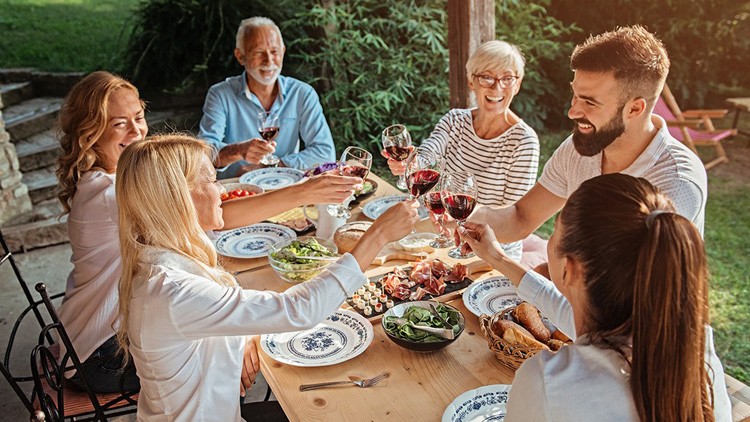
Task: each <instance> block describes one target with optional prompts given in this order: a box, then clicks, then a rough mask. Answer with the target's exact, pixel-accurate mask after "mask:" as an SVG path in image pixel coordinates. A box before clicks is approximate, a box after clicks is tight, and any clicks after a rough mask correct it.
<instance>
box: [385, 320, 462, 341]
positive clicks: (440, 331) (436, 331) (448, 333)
mask: <svg viewBox="0 0 750 422" xmlns="http://www.w3.org/2000/svg"><path fill="white" fill-rule="evenodd" d="M393 322H395V323H396V324H398V325H408V326H409V327H411V328H414V329H417V330H420V331H424V332H425V333H430V334H432V335H435V336H438V337H440V338H444V339H446V340H453V339H454V338H456V334H455V333H454V332H453V330H448V329H445V328H435V327H427V326H424V325H417V324H414V323H412V322H411V321H409V320H408V319H405V318H396V319H394V320H393Z"/></svg>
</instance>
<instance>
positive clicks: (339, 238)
mask: <svg viewBox="0 0 750 422" xmlns="http://www.w3.org/2000/svg"><path fill="white" fill-rule="evenodd" d="M371 225H372V223H370V222H367V221H362V222H354V223H349V224H344V225H343V226H341V227H339V228H338V230H336V233H334V234H333V243H335V244H336V247H337V248H338V250H339V253H341V254H344V253H347V252H351V251H352V249H354V247H355V246H357V243H359V239H360V238H362V236H363V235H364V234H365V232H366V231H367V229H369V228H370V226H371Z"/></svg>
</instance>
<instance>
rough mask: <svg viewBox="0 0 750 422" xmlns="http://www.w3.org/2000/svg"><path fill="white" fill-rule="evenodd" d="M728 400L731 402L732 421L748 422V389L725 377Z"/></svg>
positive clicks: (749, 391)
mask: <svg viewBox="0 0 750 422" xmlns="http://www.w3.org/2000/svg"><path fill="white" fill-rule="evenodd" d="M726 382H727V391H729V400H730V401H731V402H732V420H733V421H735V422H750V387H748V386H747V385H745V384H743V383H741V382H739V381H738V380H736V379H734V378H732V377H730V376H729V375H726Z"/></svg>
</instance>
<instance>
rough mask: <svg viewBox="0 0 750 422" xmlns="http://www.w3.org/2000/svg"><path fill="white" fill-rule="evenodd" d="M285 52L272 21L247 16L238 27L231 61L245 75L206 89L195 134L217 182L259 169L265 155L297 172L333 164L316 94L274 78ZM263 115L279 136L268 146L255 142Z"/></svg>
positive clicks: (290, 81)
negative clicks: (272, 119) (275, 121)
mask: <svg viewBox="0 0 750 422" xmlns="http://www.w3.org/2000/svg"><path fill="white" fill-rule="evenodd" d="M285 51H286V48H285V47H284V40H283V39H282V37H281V31H280V30H279V27H278V26H276V24H275V23H274V22H273V21H272V20H270V19H268V18H263V17H252V18H249V19H245V20H243V21H242V23H241V24H240V26H239V29H238V30H237V40H236V48H235V50H234V56H235V57H236V58H237V61H238V62H239V63H240V65H242V66H243V67H244V69H245V71H244V72H243V73H242V74H241V75H239V76H233V77H229V78H227V79H226V80H225V81H223V82H220V83H218V84H216V85H214V86H212V87H211V88H210V89H209V90H208V94H207V95H206V101H205V103H204V105H203V118H202V119H201V122H200V133H199V135H198V137H199V138H201V139H203V140H205V141H206V142H208V143H210V144H211V145H213V146H214V148H216V150H217V152H218V154H217V159H216V161H215V163H214V165H215V166H216V167H217V169H219V170H220V171H219V177H220V178H227V177H234V176H237V175H239V174H241V173H243V172H244V171H246V170H249V169H252V168H256V167H260V164H259V163H261V159H262V158H263V156H265V155H266V154H269V153H275V154H276V155H277V156H278V157H280V159H281V161H280V163H279V165H282V166H287V167H294V168H298V169H304V168H309V167H312V166H313V165H315V164H318V163H322V162H327V161H334V160H335V149H334V146H333V138H332V136H331V130H330V128H329V127H328V123H327V122H326V119H325V116H324V115H323V108H322V106H321V105H320V100H319V98H318V94H317V93H316V92H315V90H314V89H313V88H312V87H311V86H310V85H308V84H306V83H304V82H302V81H299V80H297V79H294V78H291V77H287V76H281V74H280V73H281V68H282V65H283V61H284V53H285ZM263 112H267V113H272V114H276V115H277V116H278V117H279V125H278V127H279V132H278V135H277V136H276V138H275V140H274V141H271V142H265V141H264V140H263V139H261V137H260V131H259V124H260V121H259V120H260V117H259V115H260V114H261V113H263ZM300 141H301V142H302V143H303V144H304V149H303V150H302V151H300Z"/></svg>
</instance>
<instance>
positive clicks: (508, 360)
mask: <svg viewBox="0 0 750 422" xmlns="http://www.w3.org/2000/svg"><path fill="white" fill-rule="evenodd" d="M514 309H515V306H512V307H510V308H507V309H505V310H503V311H501V312H499V313H497V314H495V315H492V316H491V315H482V316H481V317H479V323H480V325H481V327H482V333H484V337H485V338H486V339H487V344H488V345H489V347H490V351H492V354H494V355H495V357H497V359H498V360H500V363H502V364H503V365H505V366H507V367H508V368H510V369H512V370H514V371H515V370H516V369H518V368H519V367H520V366H521V364H522V363H523V362H524V361H525V360H526V359H528V358H530V357H531V356H534V355H535V354H537V353H538V352H539V351H540V350H544V349H543V348H542V347H530V346H526V345H523V344H518V343H509V342H507V341H506V340H504V339H503V338H502V337H500V336H498V335H497V334H495V332H494V331H492V329H491V327H492V323H493V322H494V321H495V319H496V318H499V319H512V318H510V315H512V312H513V310H514Z"/></svg>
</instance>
